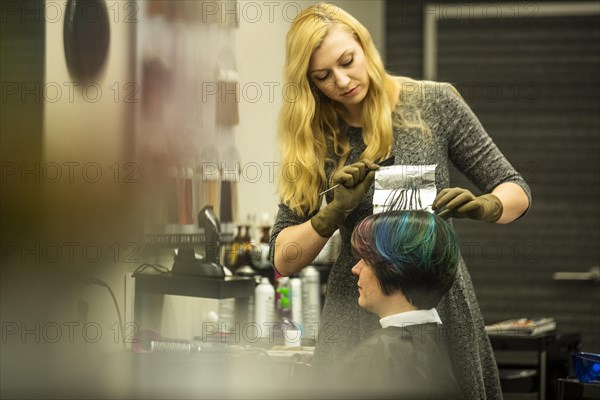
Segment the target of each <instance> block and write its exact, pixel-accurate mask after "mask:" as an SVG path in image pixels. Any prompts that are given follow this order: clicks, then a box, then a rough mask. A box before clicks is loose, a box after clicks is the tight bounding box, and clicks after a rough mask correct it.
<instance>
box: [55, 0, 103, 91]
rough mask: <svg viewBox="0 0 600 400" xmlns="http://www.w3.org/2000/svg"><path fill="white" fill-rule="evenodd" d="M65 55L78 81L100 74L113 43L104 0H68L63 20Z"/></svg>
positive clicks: (71, 73) (69, 67) (72, 75)
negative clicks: (109, 47)
mask: <svg viewBox="0 0 600 400" xmlns="http://www.w3.org/2000/svg"><path fill="white" fill-rule="evenodd" d="M63 38H64V46H65V59H66V62H67V67H68V69H69V74H70V75H71V77H72V78H74V79H75V80H77V81H89V80H91V79H94V78H95V77H96V76H98V73H99V72H100V71H101V70H102V67H103V66H104V64H105V61H106V56H107V53H108V46H109V44H110V27H109V21H108V10H107V8H106V3H105V1H104V0H69V1H68V2H67V5H66V13H65V23H64V33H63Z"/></svg>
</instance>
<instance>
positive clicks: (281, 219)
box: [269, 203, 316, 271]
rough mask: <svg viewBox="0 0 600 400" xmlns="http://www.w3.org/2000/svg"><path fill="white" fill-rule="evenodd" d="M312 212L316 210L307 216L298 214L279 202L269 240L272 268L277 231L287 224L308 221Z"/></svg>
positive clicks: (292, 224)
mask: <svg viewBox="0 0 600 400" xmlns="http://www.w3.org/2000/svg"><path fill="white" fill-rule="evenodd" d="M314 214H316V212H315V213H313V214H310V215H307V216H302V215H298V214H296V213H295V212H294V211H292V209H290V208H289V207H288V206H286V205H285V204H283V203H280V204H279V210H278V211H277V216H276V217H275V223H274V224H273V229H272V230H271V237H270V240H269V245H270V249H269V259H270V261H271V265H272V266H273V268H275V241H276V240H277V236H278V235H279V233H280V232H281V231H282V230H284V229H285V228H287V227H289V226H294V225H299V224H302V223H304V222H306V221H308V220H309V219H310V218H311V217H312V216H313V215H314ZM275 271H277V268H275Z"/></svg>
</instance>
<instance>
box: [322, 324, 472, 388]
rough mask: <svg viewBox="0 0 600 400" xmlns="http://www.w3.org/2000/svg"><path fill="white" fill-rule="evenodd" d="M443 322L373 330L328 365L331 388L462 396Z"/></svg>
mask: <svg viewBox="0 0 600 400" xmlns="http://www.w3.org/2000/svg"><path fill="white" fill-rule="evenodd" d="M443 334H444V332H443V325H439V324H436V323H426V324H420V325H411V326H405V327H395V326H390V327H387V328H382V329H379V330H377V331H375V332H374V333H373V334H372V335H371V336H370V337H369V338H367V339H366V340H364V341H363V342H362V343H360V344H359V345H358V346H357V347H356V348H355V349H354V350H353V351H351V352H350V353H349V354H348V355H347V356H345V357H344V358H343V359H342V361H341V362H340V363H339V364H338V365H337V366H335V367H334V368H332V369H331V371H330V372H331V374H330V375H329V377H328V379H327V381H328V382H329V391H330V392H331V393H333V392H335V393H336V394H337V395H340V394H342V393H344V395H345V397H346V398H390V399H391V398H393V399H398V398H401V399H460V398H463V396H462V393H461V391H460V389H459V386H458V384H457V382H456V380H455V378H454V373H453V372H452V364H451V362H450V358H449V357H448V353H447V350H446V347H445V345H444V340H443Z"/></svg>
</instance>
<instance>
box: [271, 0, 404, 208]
mask: <svg viewBox="0 0 600 400" xmlns="http://www.w3.org/2000/svg"><path fill="white" fill-rule="evenodd" d="M333 24H336V25H337V26H340V27H342V28H343V29H346V30H347V31H348V32H350V33H351V34H353V35H354V38H355V39H356V40H357V41H358V43H359V44H360V45H361V46H362V48H363V51H364V53H365V59H366V66H367V73H368V75H369V79H370V86H369V90H368V93H367V95H366V97H365V99H364V100H363V108H362V122H363V127H362V135H363V140H364V142H365V144H366V148H365V150H364V152H363V153H362V155H361V159H362V158H368V159H370V160H373V161H378V160H383V159H384V158H385V157H386V156H388V155H389V153H390V152H391V148H392V145H393V133H392V118H391V114H392V107H393V105H394V104H395V102H396V100H397V98H394V96H395V94H396V84H395V83H394V79H396V78H395V77H393V76H391V75H389V74H388V73H387V72H386V70H385V67H384V66H383V62H382V61H381V57H380V55H379V52H378V51H377V48H376V47H375V44H374V43H373V39H372V38H371V34H370V33H369V31H368V30H367V29H366V28H365V27H364V26H363V25H362V24H361V23H360V22H358V21H357V20H356V19H355V18H354V17H352V16H351V15H350V14H348V13H347V12H345V11H344V10H342V9H340V8H338V7H337V6H333V5H331V4H327V3H316V4H314V5H312V6H310V7H308V8H306V9H305V10H304V11H303V12H302V13H301V14H300V15H298V16H297V17H296V19H295V20H294V22H293V23H292V26H291V27H290V30H289V31H288V34H287V37H286V61H285V69H284V88H285V89H286V91H285V92H284V99H283V106H282V108H281V112H280V116H279V140H280V144H281V147H282V154H283V156H282V161H283V165H282V169H281V176H280V177H279V194H280V196H281V200H282V202H283V203H284V204H286V205H287V206H288V207H290V209H292V210H293V211H294V212H295V213H296V214H298V215H306V214H308V213H312V212H314V211H316V210H318V209H319V206H320V200H321V198H320V196H319V195H318V193H319V192H321V191H322V190H324V189H326V187H327V177H326V173H325V161H326V159H327V148H328V143H330V144H331V146H332V147H333V151H334V152H335V154H336V155H337V156H338V157H339V162H338V164H337V166H336V169H339V168H341V167H342V166H343V165H344V163H345V161H346V158H347V155H348V153H349V150H350V145H349V143H348V140H347V138H346V137H344V135H343V134H342V133H341V132H340V118H339V115H340V112H341V111H342V108H341V106H340V105H339V104H336V103H335V102H333V101H330V100H329V99H328V98H327V97H326V96H325V95H324V94H323V93H320V92H319V91H318V90H317V89H316V88H314V87H312V85H311V83H310V81H309V78H308V67H309V63H310V59H311V57H312V55H313V53H314V51H315V50H316V49H317V48H318V47H319V46H320V45H321V43H322V42H323V39H324V38H325V36H326V35H327V33H328V31H329V29H330V27H331V26H332V25H333ZM401 86H402V85H401Z"/></svg>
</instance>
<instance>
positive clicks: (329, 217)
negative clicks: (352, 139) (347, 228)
mask: <svg viewBox="0 0 600 400" xmlns="http://www.w3.org/2000/svg"><path fill="white" fill-rule="evenodd" d="M378 169H379V166H378V165H377V164H374V163H373V162H371V161H369V160H366V159H365V160H361V161H358V162H356V163H354V164H350V165H346V166H345V167H343V168H341V169H340V170H339V171H338V172H336V173H335V174H334V175H333V177H332V180H331V184H332V185H334V186H335V185H338V186H337V187H336V188H335V189H333V201H332V202H331V203H329V204H327V206H326V207H324V208H323V209H321V210H319V212H318V213H317V215H315V216H314V217H312V219H311V224H312V226H313V228H314V229H315V231H317V233H318V234H319V235H321V236H323V237H329V236H331V235H333V233H334V232H335V231H336V230H337V229H338V227H339V225H340V224H341V223H342V222H343V221H344V219H346V217H347V216H348V214H350V213H351V212H352V210H354V209H355V208H356V206H358V204H359V203H360V202H361V200H362V199H363V197H365V194H366V193H367V190H369V188H370V187H371V185H372V184H373V181H374V180H375V171H376V170H378Z"/></svg>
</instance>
